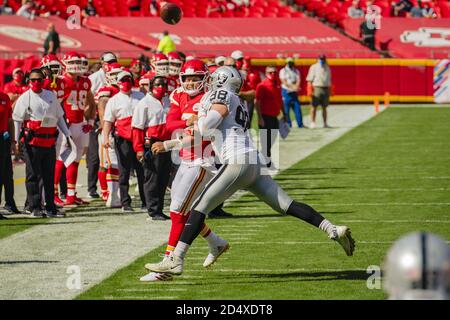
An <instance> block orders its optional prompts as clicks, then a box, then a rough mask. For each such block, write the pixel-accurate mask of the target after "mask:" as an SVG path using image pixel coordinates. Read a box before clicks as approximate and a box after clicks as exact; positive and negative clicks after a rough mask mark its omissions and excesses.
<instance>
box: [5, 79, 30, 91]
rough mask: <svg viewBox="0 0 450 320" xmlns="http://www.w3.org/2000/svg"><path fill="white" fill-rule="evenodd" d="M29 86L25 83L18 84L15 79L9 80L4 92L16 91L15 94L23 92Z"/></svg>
mask: <svg viewBox="0 0 450 320" xmlns="http://www.w3.org/2000/svg"><path fill="white" fill-rule="evenodd" d="M27 89H28V86H26V85H23V84H16V83H15V82H14V81H11V82H8V83H7V84H5V87H4V89H3V92H4V93H6V94H8V93H14V94H22V93H24V92H25V91H27Z"/></svg>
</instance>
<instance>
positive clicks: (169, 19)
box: [160, 2, 183, 24]
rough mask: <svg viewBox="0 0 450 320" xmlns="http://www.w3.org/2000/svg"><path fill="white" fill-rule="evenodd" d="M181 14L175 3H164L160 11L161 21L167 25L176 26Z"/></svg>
mask: <svg viewBox="0 0 450 320" xmlns="http://www.w3.org/2000/svg"><path fill="white" fill-rule="evenodd" d="M182 16H183V12H182V11H181V8H180V7H179V6H177V5H176V4H175V3H170V2H166V3H165V4H164V5H163V6H162V7H161V10H160V17H161V19H162V20H163V21H164V22H165V23H168V24H177V23H178V22H180V20H181V17H182Z"/></svg>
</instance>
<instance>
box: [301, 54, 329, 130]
mask: <svg viewBox="0 0 450 320" xmlns="http://www.w3.org/2000/svg"><path fill="white" fill-rule="evenodd" d="M306 81H307V82H308V87H307V95H308V96H311V99H312V108H311V123H310V125H309V127H310V128H311V129H314V128H315V127H316V114H317V107H318V106H319V105H320V106H322V117H323V127H324V128H329V126H328V123H327V107H328V101H329V98H330V94H331V70H330V67H329V66H328V63H327V58H326V57H325V55H323V54H322V55H320V56H319V59H318V61H317V62H316V63H315V64H313V65H311V67H310V68H309V71H308V75H307V76H306Z"/></svg>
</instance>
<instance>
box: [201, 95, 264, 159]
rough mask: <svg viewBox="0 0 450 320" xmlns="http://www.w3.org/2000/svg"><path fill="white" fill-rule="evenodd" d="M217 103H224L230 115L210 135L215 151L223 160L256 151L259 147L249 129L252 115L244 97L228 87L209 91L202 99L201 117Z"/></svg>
mask: <svg viewBox="0 0 450 320" xmlns="http://www.w3.org/2000/svg"><path fill="white" fill-rule="evenodd" d="M216 103H218V104H223V105H225V106H226V107H227V109H228V115H227V116H226V117H225V118H224V119H223V120H222V122H221V123H220V124H219V126H218V127H217V130H216V131H215V133H214V134H213V135H212V136H211V137H210V139H211V143H212V145H213V148H214V151H215V152H216V154H217V155H218V157H219V159H220V160H221V162H222V163H225V162H229V160H232V159H237V158H238V157H239V156H241V155H243V154H246V153H249V152H256V150H257V149H256V148H255V146H254V145H253V141H252V139H251V136H250V133H249V131H248V130H247V127H248V122H249V121H250V117H249V115H248V112H247V108H246V107H245V104H244V103H243V101H242V99H241V98H240V97H239V96H237V95H236V94H234V93H233V92H231V91H228V90H226V89H217V90H213V91H209V92H207V93H206V94H205V95H204V96H203V98H202V100H201V101H200V105H201V107H200V110H199V113H198V116H199V118H201V117H206V115H207V113H208V111H209V110H210V109H211V106H212V105H213V104H216Z"/></svg>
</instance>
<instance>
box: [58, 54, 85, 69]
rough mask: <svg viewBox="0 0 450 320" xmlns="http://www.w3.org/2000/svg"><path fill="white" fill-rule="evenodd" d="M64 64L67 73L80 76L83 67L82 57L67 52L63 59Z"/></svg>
mask: <svg viewBox="0 0 450 320" xmlns="http://www.w3.org/2000/svg"><path fill="white" fill-rule="evenodd" d="M61 60H62V63H63V65H64V69H65V71H66V72H67V73H74V74H80V73H81V70H82V67H81V64H82V62H81V57H80V55H79V54H78V53H76V52H67V53H65V54H64V55H63V57H62V59H61Z"/></svg>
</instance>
